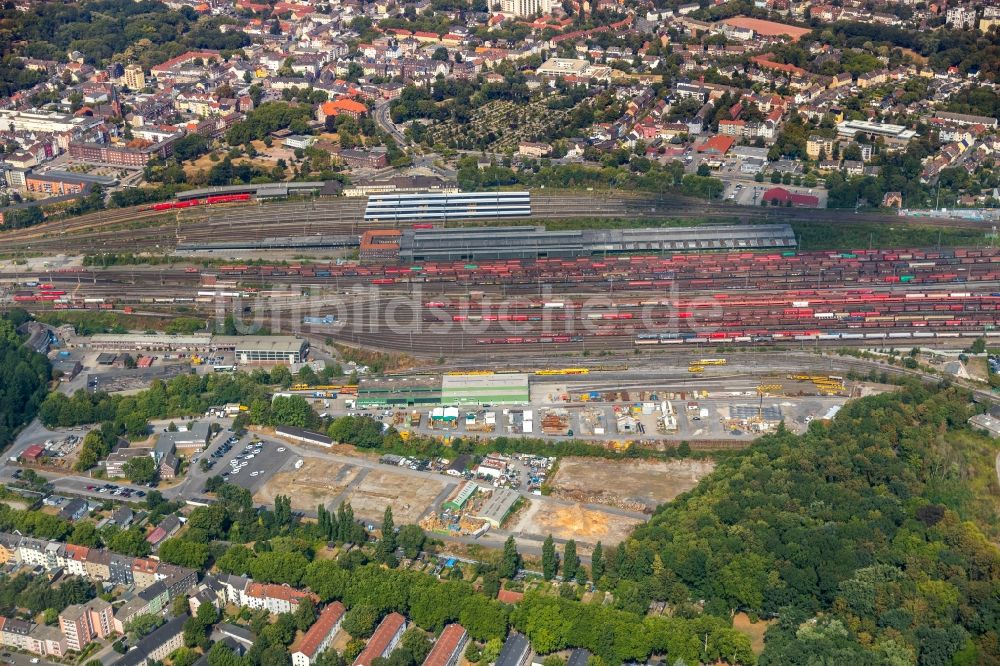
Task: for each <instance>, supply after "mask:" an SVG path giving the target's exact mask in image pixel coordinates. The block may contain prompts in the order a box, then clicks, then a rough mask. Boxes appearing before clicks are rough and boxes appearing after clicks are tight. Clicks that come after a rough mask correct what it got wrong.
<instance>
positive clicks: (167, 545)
mask: <svg viewBox="0 0 1000 666" xmlns="http://www.w3.org/2000/svg"><path fill="white" fill-rule="evenodd" d="M157 554H158V555H159V556H160V559H161V560H163V561H164V562H169V563H170V564H176V565H178V566H182V567H188V568H191V569H201V568H202V567H203V566H205V563H206V562H207V561H208V546H207V545H206V544H203V543H196V542H194V541H189V540H187V539H184V538H178V537H174V538H171V539H166V540H165V541H164V542H163V543H161V544H160V550H159V551H158V553H157Z"/></svg>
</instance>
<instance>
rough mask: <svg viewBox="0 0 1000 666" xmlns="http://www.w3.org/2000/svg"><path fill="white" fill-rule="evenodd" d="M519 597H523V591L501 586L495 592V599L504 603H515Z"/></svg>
mask: <svg viewBox="0 0 1000 666" xmlns="http://www.w3.org/2000/svg"><path fill="white" fill-rule="evenodd" d="M521 599H524V593H523V592H514V591H512V590H505V589H503V588H501V589H500V591H499V592H497V601H499V602H501V603H504V604H516V603H517V602H519V601H520V600H521Z"/></svg>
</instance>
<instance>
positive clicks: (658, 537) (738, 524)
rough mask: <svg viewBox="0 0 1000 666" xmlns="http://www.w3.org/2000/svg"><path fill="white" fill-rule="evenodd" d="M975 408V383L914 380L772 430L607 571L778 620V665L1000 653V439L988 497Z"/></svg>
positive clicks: (668, 593)
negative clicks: (999, 481) (999, 465)
mask: <svg viewBox="0 0 1000 666" xmlns="http://www.w3.org/2000/svg"><path fill="white" fill-rule="evenodd" d="M969 415H970V408H969V402H968V395H967V394H965V393H964V392H962V391H959V390H956V389H953V388H945V389H940V390H937V391H933V390H931V389H927V388H925V387H922V386H908V387H906V388H904V389H902V390H900V391H899V392H897V393H894V394H885V395H881V396H878V397H870V398H865V399H863V400H858V401H856V402H853V403H850V404H848V405H847V406H846V407H845V408H844V409H843V410H842V411H841V412H840V414H839V415H838V417H837V418H836V419H835V420H834V421H833V422H832V423H830V424H824V423H819V422H814V423H813V424H812V425H811V427H810V429H809V431H808V433H807V434H805V435H803V436H794V435H791V434H790V433H788V432H786V431H784V430H782V431H780V432H778V433H777V434H775V435H771V436H768V437H765V438H763V439H761V440H759V441H758V442H757V444H756V445H755V446H754V447H753V449H752V450H751V451H750V452H748V453H747V454H746V455H744V456H740V457H737V458H733V459H726V460H723V461H721V463H720V465H719V467H718V468H717V469H716V470H715V472H714V473H713V474H712V475H711V476H710V477H708V478H707V479H705V480H703V481H702V482H701V484H700V485H699V486H698V487H697V488H696V489H695V490H693V491H692V492H690V493H687V494H686V495H684V496H682V497H680V498H679V499H678V500H676V501H674V502H671V503H670V504H667V505H664V506H662V507H661V508H660V510H659V511H658V512H657V514H656V515H655V516H654V518H653V519H652V521H651V522H650V523H649V524H648V525H646V526H643V527H641V528H640V529H639V530H637V532H636V533H635V535H634V538H633V539H632V540H630V541H629V542H628V543H627V544H626V545H625V546H624V547H623V549H619V550H618V552H617V553H615V554H613V555H610V556H609V557H607V558H606V559H607V560H608V564H609V565H612V566H613V568H614V570H613V571H609V572H608V573H607V574H605V575H606V577H607V579H606V580H604V581H603V584H604V585H606V586H609V587H615V588H617V589H618V590H619V593H621V591H622V589H623V586H624V589H629V588H628V587H627V586H628V585H633V586H637V588H635V589H634V590H633V592H635V593H639V594H645V595H649V596H651V597H652V598H653V599H660V600H666V601H669V602H673V603H676V604H679V605H680V607H684V605H686V604H687V603H689V601H690V600H691V599H704V610H705V611H706V612H708V613H710V614H713V615H720V616H728V615H730V614H731V613H732V612H734V611H740V610H743V611H747V612H749V613H750V614H752V615H756V616H760V617H763V618H772V619H775V620H776V623H775V624H774V625H773V626H772V627H771V629H770V630H769V632H768V634H767V649H766V651H765V653H764V655H763V657H762V659H761V663H762V664H773V665H777V664H781V665H784V666H787V665H789V664H814V663H830V664H832V663H838V664H845V663H850V664H857V665H861V664H887V663H888V664H913V663H918V664H920V665H921V666H930V665H932V664H941V665H942V666H943V665H945V664H998V663H1000V645H998V642H997V641H998V628H1000V596H998V595H997V590H998V589H1000V587H998V586H1000V553H998V551H997V548H996V547H995V546H994V545H992V544H990V543H989V542H988V541H987V540H986V538H985V537H984V534H983V532H982V531H980V526H987V527H989V529H991V530H992V531H993V532H995V531H996V529H997V525H998V524H1000V522H998V520H997V503H996V501H995V499H996V497H997V496H998V492H997V487H996V479H995V477H994V476H993V469H992V456H993V455H995V454H996V445H995V442H993V443H991V444H989V445H988V446H986V447H985V448H986V449H987V450H988V451H989V455H988V456H987V457H985V458H984V459H983V460H980V461H978V464H979V465H980V467H981V471H982V473H984V474H986V475H989V478H990V481H989V483H988V487H987V488H986V489H983V492H984V493H986V494H987V496H988V497H987V501H986V502H982V501H981V499H982V498H976V497H975V495H974V493H973V492H971V491H970V487H971V481H970V476H971V473H970V466H974V464H975V461H970V460H967V459H963V452H962V451H963V450H964V449H966V447H968V448H969V449H973V448H975V447H974V446H973V444H974V443H975V442H976V441H977V440H980V443H982V441H983V440H985V438H984V437H983V436H980V435H977V434H975V433H972V432H969V431H968V430H967V429H966V426H965V422H966V419H967V418H968V416H969ZM960 447H961V448H960ZM990 498H992V499H990ZM992 536H994V537H995V536H996V535H995V534H993V535H992Z"/></svg>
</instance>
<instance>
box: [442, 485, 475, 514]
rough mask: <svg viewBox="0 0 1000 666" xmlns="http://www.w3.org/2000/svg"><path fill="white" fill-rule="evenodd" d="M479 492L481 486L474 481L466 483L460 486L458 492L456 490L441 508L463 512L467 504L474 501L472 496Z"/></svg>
mask: <svg viewBox="0 0 1000 666" xmlns="http://www.w3.org/2000/svg"><path fill="white" fill-rule="evenodd" d="M477 490H479V486H477V485H476V484H474V483H473V482H472V481H466V482H465V483H463V484H462V485H461V486H459V487H458V490H456V491H455V493H454V494H453V495H452V496H451V497H449V498H448V499H447V500H446V501H445V503H444V504H442V505H441V506H443V507H444V508H446V509H451V510H453V511H461V510H462V507H464V506H465V504H466V503H467V502H468V501H469V500H470V499H472V496H473V495H475V494H476V491H477Z"/></svg>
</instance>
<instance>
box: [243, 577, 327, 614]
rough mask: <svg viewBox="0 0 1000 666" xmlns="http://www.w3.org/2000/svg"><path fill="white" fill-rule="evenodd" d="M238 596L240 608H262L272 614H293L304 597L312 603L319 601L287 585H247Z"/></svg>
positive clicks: (312, 595) (307, 593)
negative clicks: (239, 597) (311, 600)
mask: <svg viewBox="0 0 1000 666" xmlns="http://www.w3.org/2000/svg"><path fill="white" fill-rule="evenodd" d="M240 596H241V604H240V605H241V606H248V607H250V608H254V609H257V608H263V609H265V610H267V611H268V612H269V613H274V614H280V613H294V612H295V611H296V610H297V609H298V607H299V602H300V601H302V600H303V599H305V598H306V597H310V598H312V599H313V601H318V600H319V599H318V598H317V597H316V595H314V594H312V593H311V592H304V591H302V590H296V589H295V588H292V587H289V586H287V585H274V584H270V583H254V582H251V583H250V584H249V585H247V587H246V590H245V591H244V592H243V593H242V594H241V595H240Z"/></svg>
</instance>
